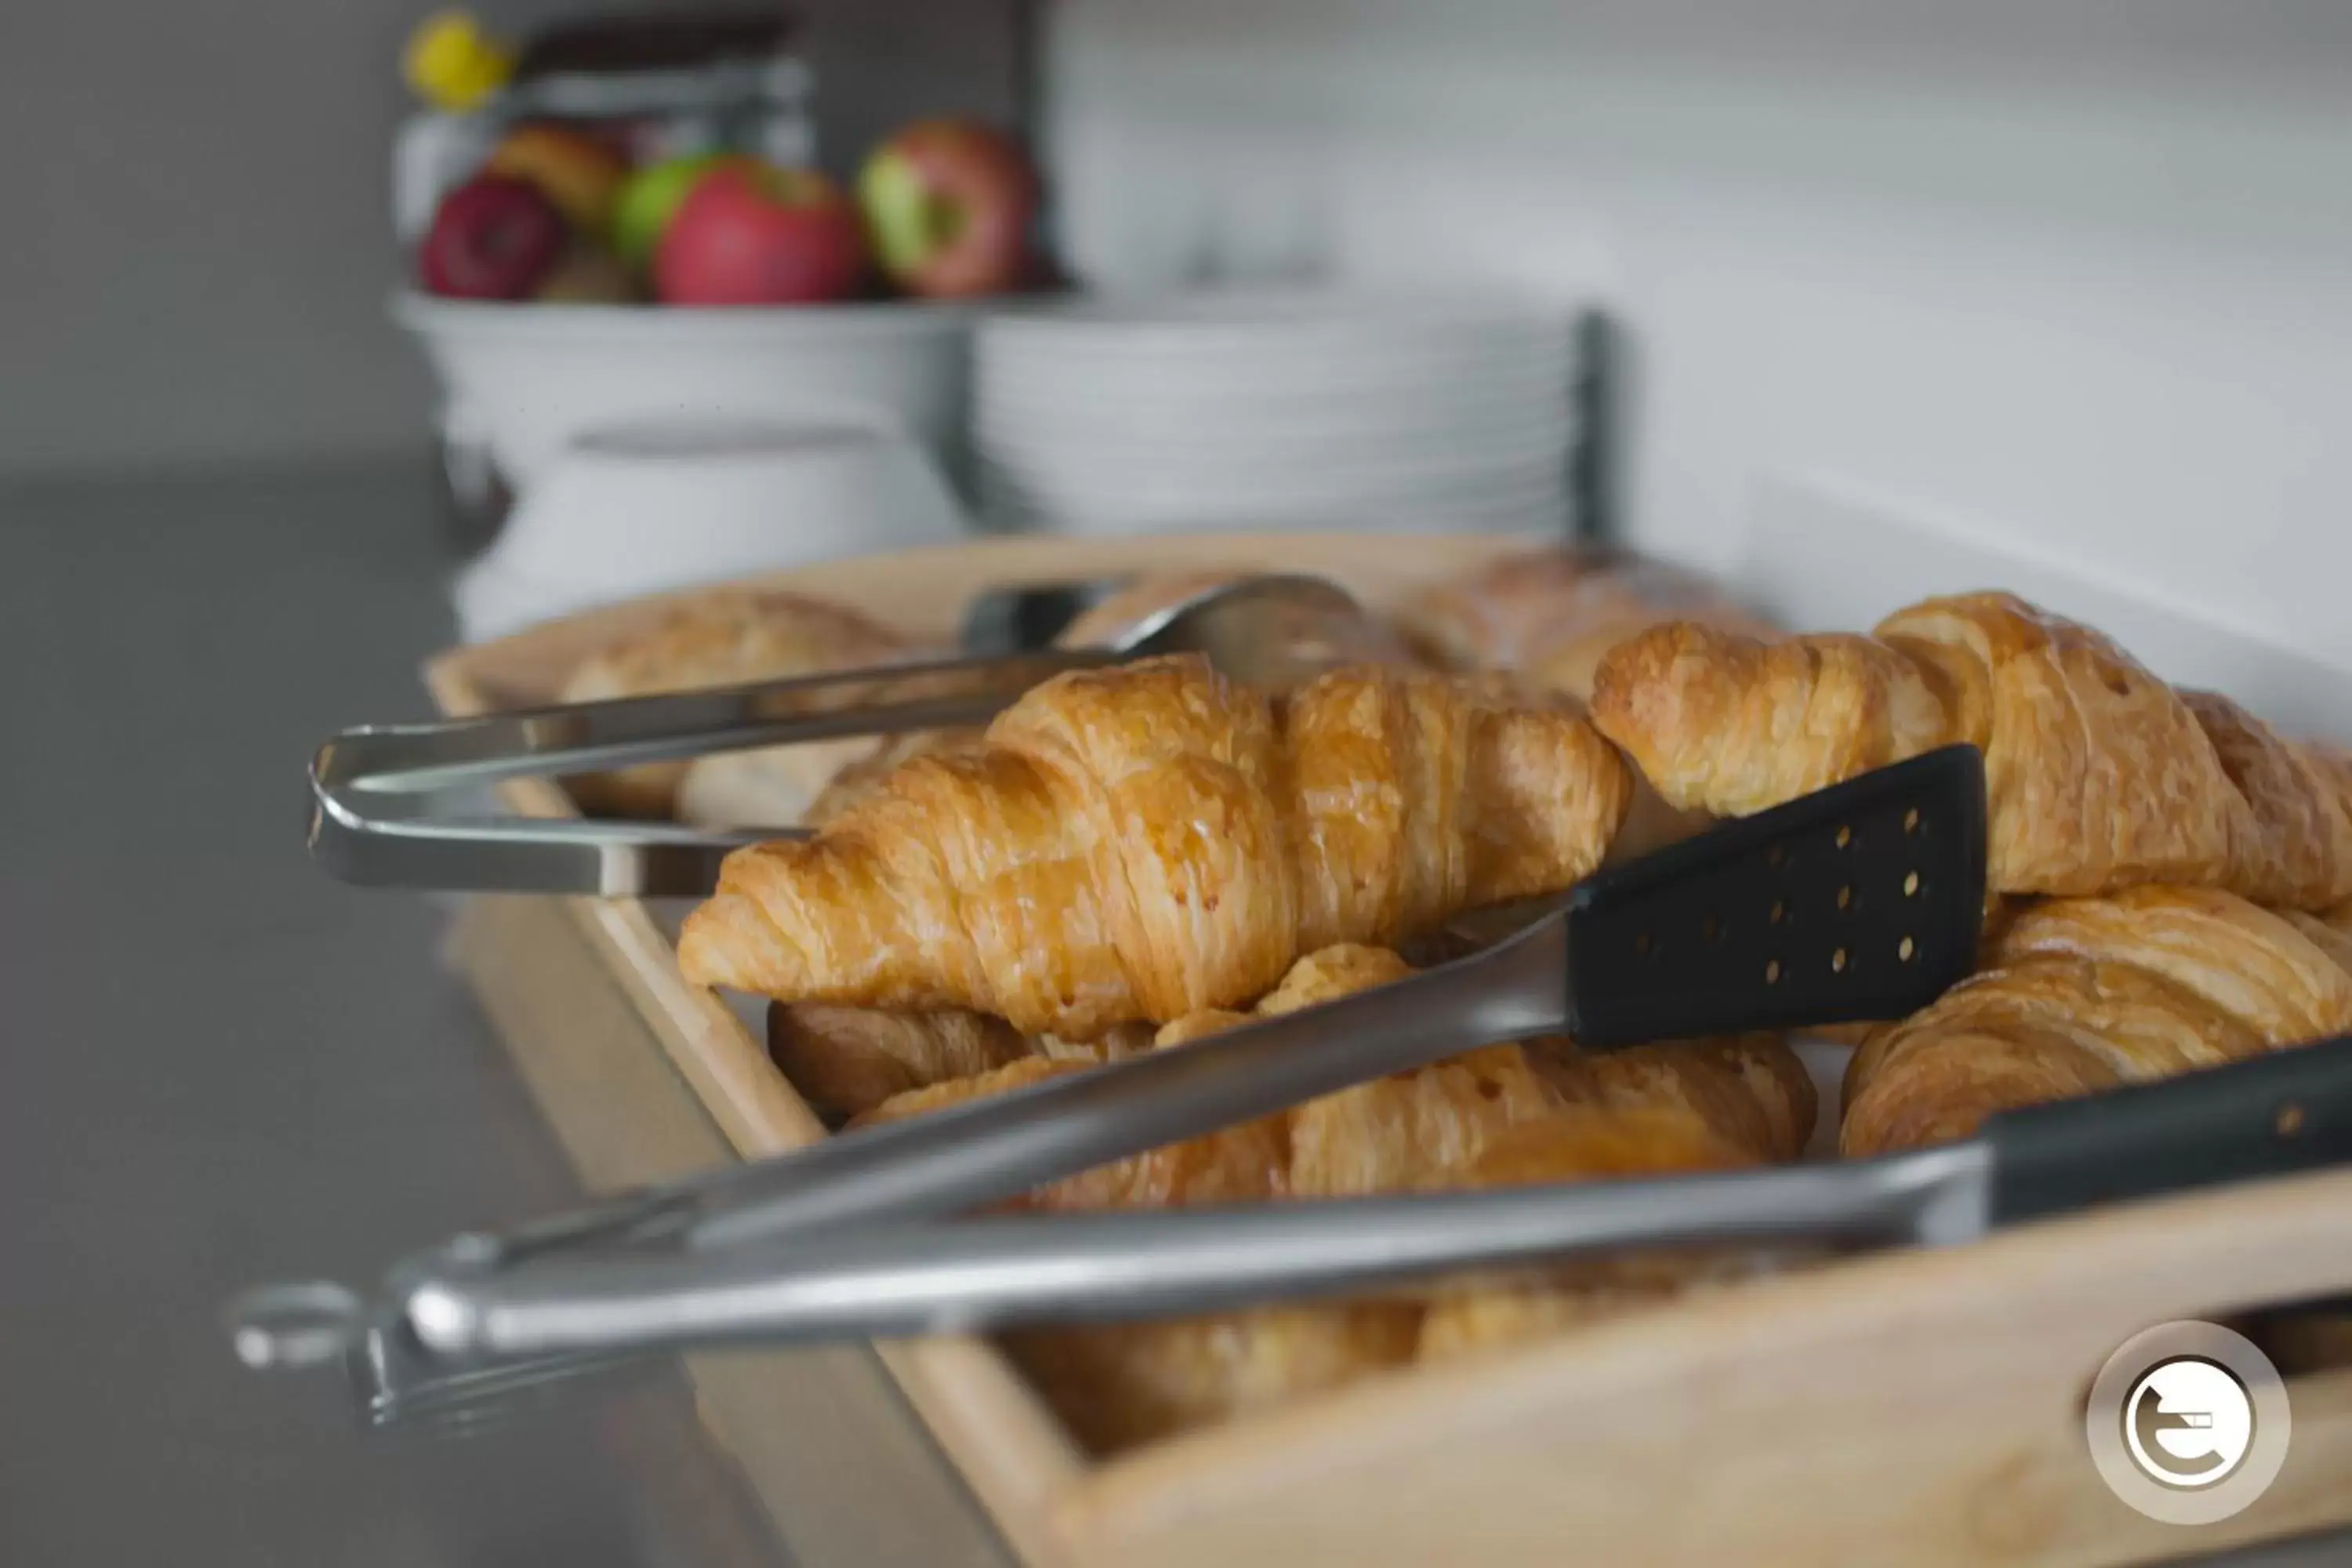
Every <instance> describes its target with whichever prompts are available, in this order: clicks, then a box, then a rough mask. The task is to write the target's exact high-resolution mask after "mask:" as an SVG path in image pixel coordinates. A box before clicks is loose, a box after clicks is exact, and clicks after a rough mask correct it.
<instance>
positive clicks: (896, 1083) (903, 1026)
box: [768, 1002, 1152, 1121]
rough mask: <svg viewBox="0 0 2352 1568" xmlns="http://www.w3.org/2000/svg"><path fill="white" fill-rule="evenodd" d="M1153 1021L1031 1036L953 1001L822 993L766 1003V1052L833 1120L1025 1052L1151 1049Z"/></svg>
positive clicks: (1120, 1053) (1088, 1062) (1072, 1056)
mask: <svg viewBox="0 0 2352 1568" xmlns="http://www.w3.org/2000/svg"><path fill="white" fill-rule="evenodd" d="M1151 1034H1152V1031H1151V1029H1150V1026H1149V1025H1122V1026H1119V1027H1118V1028H1116V1029H1113V1030H1111V1031H1110V1032H1108V1034H1106V1035H1104V1036H1103V1037H1101V1038H1100V1039H1097V1040H1087V1041H1083V1042H1080V1041H1069V1040H1058V1039H1055V1037H1053V1036H1051V1035H1024V1034H1023V1033H1021V1031H1020V1030H1018V1029H1016V1028H1014V1027H1013V1026H1012V1025H1010V1024H1008V1023H1006V1022H1005V1021H1004V1020H1003V1019H1002V1018H992V1017H990V1016H988V1015H987V1014H985V1013H974V1012H971V1011H969V1010H966V1009H963V1008H956V1007H950V1008H946V1009H943V1010H941V1011H940V1012H936V1013H886V1012H883V1011H882V1010H881V1009H879V1008H875V1007H833V1006H828V1005H825V1004H824V1003H822V1002H774V1003H771V1004H770V1005H769V1006H768V1056H769V1059H770V1060H772V1061H773V1062H774V1063H775V1064H776V1066H777V1068H779V1069H780V1070H781V1071H782V1073H783V1075H784V1077H785V1078H786V1079H790V1080H791V1082H792V1085H793V1088H794V1089H797V1090H799V1091H800V1095H801V1098H802V1099H803V1100H807V1101H808V1102H809V1106H810V1108H811V1109H812V1110H815V1111H816V1113H817V1114H818V1115H819V1116H820V1117H823V1118H824V1120H825V1121H841V1120H844V1119H845V1118H848V1117H853V1116H862V1115H864V1114H865V1113H866V1112H867V1111H869V1110H874V1109H875V1108H876V1107H877V1106H879V1105H880V1104H882V1102H883V1101H885V1100H889V1099H890V1098H891V1097H892V1096H894V1095H900V1094H905V1093H907V1092H908V1091H909V1090H912V1089H928V1088H929V1087H930V1086H931V1085H933V1084H936V1083H945V1082H947V1081H949V1080H950V1079H969V1078H977V1077H979V1076H980V1075H981V1074H982V1073H986V1072H991V1071H993V1070H994V1069H996V1068H1001V1067H1008V1066H1010V1065H1012V1064H1013V1063H1014V1062H1016V1061H1019V1060H1021V1059H1022V1058H1026V1057H1044V1058H1047V1059H1049V1060H1054V1061H1071V1062H1076V1063H1079V1064H1080V1065H1083V1066H1092V1065H1094V1064H1096V1063H1099V1062H1107V1061H1117V1060H1118V1059H1119V1058H1122V1057H1127V1056H1132V1055H1133V1054H1135V1053H1136V1052H1137V1051H1141V1050H1149V1049H1150V1047H1151Z"/></svg>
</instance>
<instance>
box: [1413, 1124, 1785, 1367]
mask: <svg viewBox="0 0 2352 1568" xmlns="http://www.w3.org/2000/svg"><path fill="white" fill-rule="evenodd" d="M1753 1163H1755V1156H1754V1155H1753V1154H1752V1153H1750V1152H1748V1151H1746V1150H1743V1149H1740V1148H1738V1147H1736V1146H1734V1145H1732V1144H1730V1143H1727V1142H1724V1141H1723V1140H1722V1139H1721V1138H1720V1137H1718V1136H1717V1134H1716V1133H1715V1132H1714V1131H1711V1130H1710V1129H1709V1128H1708V1126H1707V1125H1706V1122H1705V1121H1703V1120H1701V1119H1700V1118H1698V1117H1696V1116H1694V1115H1692V1114H1690V1113H1689V1112H1688V1111H1686V1110H1682V1109H1679V1108H1676V1107H1672V1106H1646V1107H1638V1108H1629V1109H1620V1110H1610V1111H1599V1110H1576V1111H1570V1112H1567V1113H1563V1114H1559V1115H1555V1116H1552V1117H1549V1118H1546V1119H1544V1120H1541V1121H1529V1122H1525V1123H1522V1124H1521V1125H1519V1126H1517V1127H1514V1128H1512V1129H1511V1130H1510V1131H1508V1132H1507V1133H1504V1134H1503V1135H1502V1136H1501V1137H1499V1138H1497V1139H1496V1140H1495V1141H1494V1142H1492V1143H1490V1144H1488V1145H1487V1147H1486V1149H1485V1150H1484V1151H1483V1152H1481V1153H1480V1154H1479V1155H1478V1157H1477V1158H1476V1159H1475V1160H1473V1161H1472V1162H1470V1163H1469V1164H1467V1165H1466V1166H1464V1167H1462V1168H1460V1169H1457V1170H1454V1171H1449V1172H1447V1173H1444V1178H1443V1182H1442V1184H1444V1185H1446V1186H1465V1187H1507V1186H1520V1185H1528V1184H1535V1183H1549V1182H1576V1181H1591V1180H1594V1179H1597V1178H1608V1177H1633V1176H1656V1175H1669V1174H1675V1173H1685V1172H1693V1171H1710V1170H1736V1169H1738V1168H1739V1167H1741V1166H1744V1165H1749V1164H1753ZM1778 1261H1779V1260H1778V1259H1775V1258H1770V1257H1769V1256H1766V1255H1759V1254H1755V1253H1746V1252H1733V1251H1724V1250H1719V1249H1710V1250H1706V1251H1668V1252H1636V1253H1628V1254H1624V1255H1622V1256H1612V1257H1607V1258H1593V1259H1590V1260H1585V1261H1580V1262H1577V1263H1571V1264H1566V1265H1562V1266H1560V1267H1559V1268H1548V1269H1545V1270H1543V1271H1542V1272H1541V1274H1540V1275H1539V1276H1538V1278H1536V1279H1522V1280H1516V1281H1496V1280H1469V1281H1460V1282H1456V1283H1454V1284H1452V1285H1449V1286H1447V1287H1445V1288H1444V1289H1442V1290H1441V1291H1440V1292H1439V1294H1438V1295H1437V1298H1436V1300H1433V1302H1432V1303H1431V1304H1430V1307H1429V1310H1428V1312H1427V1313H1426V1314H1425V1315H1424V1316H1423V1319H1422V1325H1421V1336H1420V1340H1419V1342H1418V1354H1419V1356H1420V1357H1421V1359H1423V1360H1424V1361H1437V1360H1442V1359H1444V1358H1445V1357H1447V1356H1453V1355H1458V1354H1461V1353H1462V1352H1465V1351H1471V1350H1476V1349H1482V1348H1486V1347H1488V1346H1493V1345H1498V1344H1509V1343H1516V1342H1518V1341H1521V1340H1526V1339H1531V1338H1534V1337H1535V1336H1537V1335H1539V1334H1548V1333H1557V1332H1559V1331H1561V1330H1563V1329H1570V1328H1576V1327H1580V1326H1583V1325H1585V1324H1589V1323H1594V1322H1599V1321H1603V1320H1605V1319H1609V1318H1615V1317H1622V1316H1623V1315H1624V1314H1625V1313H1628V1312H1633V1311H1639V1310H1642V1309H1643V1308H1646V1307H1654V1306H1656V1305H1658V1304H1660V1303H1662V1302H1664V1301H1667V1300H1672V1299H1674V1298H1675V1297H1677V1296H1681V1295H1683V1294H1685V1293H1686V1292H1688V1291H1691V1290H1695V1289H1707V1288H1710V1287H1714V1286H1718V1285H1724V1284H1728V1283H1732V1282H1735V1281H1738V1280H1741V1279H1752V1278H1754V1277H1755V1276H1756V1275H1758V1274H1759V1273H1762V1272H1765V1271H1767V1270H1768V1269H1769V1268H1772V1267H1774V1266H1776V1264H1777V1263H1778Z"/></svg>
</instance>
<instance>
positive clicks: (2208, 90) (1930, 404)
mask: <svg viewBox="0 0 2352 1568" xmlns="http://www.w3.org/2000/svg"><path fill="white" fill-rule="evenodd" d="M1054 59H1055V78H1054V84H1055V102H1054V105H1053V122H1054V127H1055V147H1056V161H1057V164H1058V172H1059V179H1060V182H1061V197H1062V200H1063V202H1064V204H1065V212H1064V219H1065V225H1066V232H1067V236H1068V237H1069V240H1070V242H1071V245H1072V247H1073V249H1074V252H1075V254H1076V257H1077V259H1078V261H1079V263H1080V265H1081V266H1082V268H1084V269H1085V270H1086V271H1087V273H1088V274H1089V275H1091V276H1092V277H1094V278H1095V279H1097V280H1100V281H1104V282H1108V283H1111V284H1114V285H1117V284H1133V285H1139V286H1141V285H1150V284H1153V283H1157V282H1161V281H1165V280H1167V279H1171V278H1174V277H1180V276H1185V275H1193V276H1199V275H1203V274H1207V275H1217V274H1224V275H1234V276H1249V275H1255V274H1259V273H1266V272H1281V271H1286V270H1296V269H1300V268H1311V267H1315V266H1318V265H1324V264H1328V265H1330V266H1333V267H1335V268H1338V269H1339V270H1340V271H1342V272H1346V273H1352V274H1363V275H1389V276H1416V275H1428V274H1443V275H1459V274H1464V273H1468V274H1474V275H1480V276H1488V277H1495V278H1499V279H1508V280H1512V281H1516V282H1519V283H1523V284H1532V285H1535V286H1538V287H1543V288H1549V289H1558V290H1559V291H1561V292H1563V293H1566V294H1568V295H1571V296H1578V297H1591V298H1596V299H1598V300H1601V301H1603V302H1605V303H1606V304H1607V305H1608V306H1609V307H1610V308H1611V309H1612V310H1613V311H1615V312H1616V313H1617V314H1618V315H1619V316H1620V317H1621V318H1622V321H1624V322H1625V323H1626V324H1627V325H1628V326H1629V327H1630V329H1631V334H1632V340H1633V351H1634V363H1633V371H1634V389H1635V393H1636V397H1637V405H1636V410H1635V417H1636V429H1635V431H1634V433H1633V449H1632V451H1631V453H1630V461H1631V467H1632V472H1631V475H1630V494H1629V496H1628V498H1627V502H1628V512H1629V515H1630V516H1631V518H1632V520H1633V528H1634V531H1635V532H1636V534H1637V536H1638V537H1641V538H1643V539H1644V540H1646V541H1649V542H1654V543H1655V544H1657V545H1659V546H1661V547H1663V548H1666V549H1669V550H1672V551H1674V552H1678V553H1683V554H1687V555H1691V556H1694V557H1696V558H1699V559H1702V560H1711V561H1717V562H1723V563H1728V562H1729V561H1731V560H1732V559H1733V558H1734V557H1735V556H1737V555H1738V553H1739V552H1740V551H1741V550H1742V549H1743V548H1744V545H1743V541H1744V540H1745V539H1746V537H1747V534H1748V530H1749V527H1750V524H1751V522H1752V521H1753V519H1754V518H1755V516H1756V514H1757V511H1758V509H1759V498H1769V500H1771V503H1772V504H1773V505H1774V506H1775V507H1777V508H1781V509H1787V508H1791V507H1793V508H1796V509H1798V510H1802V509H1803V508H1804V507H1805V506H1807V505H1808V504H1811V501H1810V498H1813V497H1821V498H1822V499H1823V500H1824V502H1826V501H1827V500H1835V501H1836V502H1837V503H1838V510H1839V511H1840V513H1841V515H1850V513H1851V510H1852V508H1853V505H1854V504H1856V503H1859V504H1860V505H1862V506H1863V507H1864V508H1865V509H1868V510H1874V511H1876V512H1879V513H1882V514H1884V515H1885V516H1887V517H1888V518H1890V519H1891V520H1894V521H1900V522H1902V523H1906V524H1909V525H1912V526H1917V527H1924V528H1927V529H1929V530H1938V531H1952V532H1958V533H1962V534H1966V535H1969V536H1972V537H1979V538H1983V539H1985V540H1988V541H1990V542H1993V543H1994V544H1995V545H1997V546H1998V547H1999V548H2000V549H2002V550H2005V551H2008V552H2014V553H2016V554H2019V555H2021V556H2023V557H2026V558H2030V559H2034V560H2038V561H2044V562H2047V563H2050V564H2052V565H2053V566H2054V567H2057V568H2060V569H2062V570H2066V571H2071V572H2073V573H2074V574H2077V575H2082V576H2087V577H2090V578H2093V579H2095V580H2099V581H2104V582H2107V583H2110V584H2115V585H2116V586H2118V587H2122V588H2125V589H2126V590H2128V591H2131V592H2133V593H2135V594H2137V595H2139V596H2142V597H2145V598H2148V599H2152V600H2155V601H2158V602H2167V603H2170V604H2172V605H2179V606H2181V607H2184V608H2188V609H2189V610H2191V611H2193V612H2195V613H2196V614H2198V615H2199V616H2200V617H2202V618H2205V619H2208V620H2210V621H2213V622H2215V623H2218V624H2221V625H2223V626H2231V627H2234V628H2236V629H2239V630H2241V631H2244V632H2247V633H2249V634H2252V635H2254V636H2258V637H2265V638H2268V639H2270V640H2273V641H2278V642H2282V643H2285V644H2289V645H2294V646H2300V647H2305V648H2306V649H2308V650H2309V651H2311V652H2313V653H2315V654H2316V655H2319V656H2321V657H2324V658H2328V659H2329V660H2330V661H2331V662H2333V663H2336V664H2337V665H2339V666H2343V667H2347V668H2352V616H2344V615H2342V614H2341V613H2340V611H2339V609H2338V604H2339V601H2340V599H2341V597H2342V595H2343V592H2344V590H2343V587H2342V585H2341V580H2342V579H2343V578H2345V577H2346V576H2347V573H2352V536H2347V531H2346V528H2345V519H2346V518H2347V515H2348V514H2352V391H2347V384H2346V383H2347V378H2352V5H2333V4H2328V3H2326V0H2311V3H2307V4H2303V5H2284V4H2267V3H2261V0H2256V3H2252V4H2247V3H2235V4H2230V5H2220V4H2196V3H2193V0H2111V3H2101V4H2094V3H2091V0H2042V3H2037V0H1976V3H1973V4H1967V5H1963V4H1958V3H1950V4H1942V3H1939V4H1927V3H1925V0H1908V3H1905V0H1876V3H1871V0H1845V3H1832V0H1714V3H1711V4H1696V3H1676V0H1646V3H1644V0H1622V3H1611V4H1601V3H1596V0H1451V3H1448V4H1436V3H1433V0H1420V3H1415V4H1409V3H1406V0H1194V3H1192V4H1190V5H1181V6H1173V5H1166V4H1163V3H1161V0H1065V4H1064V5H1063V6H1062V8H1061V10H1060V12H1059V14H1058V16H1057V21H1056V30H1055V37H1054ZM1784 521H1785V520H1784Z"/></svg>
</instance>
